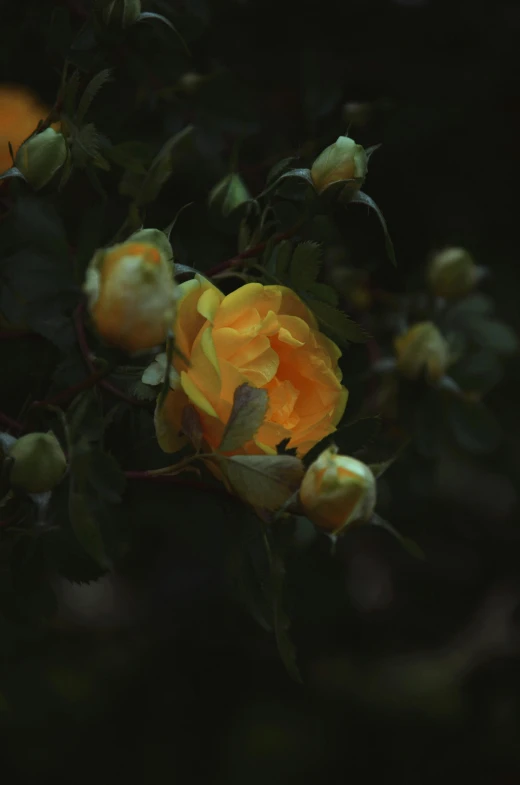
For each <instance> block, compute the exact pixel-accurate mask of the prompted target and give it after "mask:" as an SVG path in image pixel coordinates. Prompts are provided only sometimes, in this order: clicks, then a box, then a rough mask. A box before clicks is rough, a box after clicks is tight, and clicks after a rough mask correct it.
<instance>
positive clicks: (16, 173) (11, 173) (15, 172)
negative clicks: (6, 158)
mask: <svg viewBox="0 0 520 785" xmlns="http://www.w3.org/2000/svg"><path fill="white" fill-rule="evenodd" d="M10 177H19V178H20V180H23V181H24V182H27V179H26V178H25V175H23V174H22V173H21V171H20V170H19V169H18V167H17V166H11V168H10V169H6V170H5V172H2V174H0V180H8V179H9V178H10Z"/></svg>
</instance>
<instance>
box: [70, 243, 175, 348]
mask: <svg viewBox="0 0 520 785" xmlns="http://www.w3.org/2000/svg"><path fill="white" fill-rule="evenodd" d="M157 238H159V240H160V242H159V241H158V239H157ZM147 239H150V240H154V242H153V243H152V242H146V240H147ZM168 249H169V250H168ZM172 259H173V252H172V251H171V246H170V244H169V241H168V239H167V237H166V235H164V233H162V232H159V231H158V230H155V229H146V230H143V231H142V232H137V233H136V234H134V235H132V237H130V238H129V240H128V241H127V242H125V243H121V244H120V245H114V246H112V247H111V248H106V249H103V250H100V251H97V253H96V254H95V255H94V257H93V259H92V261H91V262H90V265H89V267H88V270H87V274H86V279H85V284H84V287H83V288H84V291H85V293H86V294H87V297H88V300H89V309H90V313H91V316H92V319H93V322H94V324H95V326H96V329H97V331H98V332H99V335H100V336H101V337H102V338H103V339H104V340H105V341H106V342H107V343H109V344H111V345H113V346H118V347H119V348H120V349H123V350H124V351H127V352H130V353H135V352H140V351H144V350H146V349H152V348H153V347H155V346H158V345H160V344H162V343H164V341H165V340H166V338H167V335H168V330H169V329H170V328H171V326H172V325H173V320H174V318H175V304H176V299H177V291H176V284H175V280H174V277H173V269H174V268H173V262H172Z"/></svg>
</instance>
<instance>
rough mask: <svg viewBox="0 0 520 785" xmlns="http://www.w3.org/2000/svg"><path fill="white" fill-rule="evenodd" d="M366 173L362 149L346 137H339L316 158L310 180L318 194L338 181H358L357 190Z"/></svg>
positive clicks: (365, 160) (364, 156)
mask: <svg viewBox="0 0 520 785" xmlns="http://www.w3.org/2000/svg"><path fill="white" fill-rule="evenodd" d="M366 172H367V155H366V153H365V150H364V148H363V147H362V146H361V145H360V144H356V143H355V141H354V140H353V139H350V138H349V137H348V136H340V137H338V139H337V141H336V142H334V144H331V145H329V147H326V148H325V150H323V152H322V153H320V155H319V156H318V157H317V158H316V160H315V161H314V163H313V165H312V167H311V178H312V182H313V183H314V187H315V188H316V190H317V191H318V193H321V192H322V191H324V190H325V188H327V187H328V186H329V185H331V184H332V183H336V182H338V180H354V179H359V187H358V188H357V190H359V188H360V187H361V184H362V181H363V178H364V177H365V175H366Z"/></svg>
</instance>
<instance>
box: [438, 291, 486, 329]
mask: <svg viewBox="0 0 520 785" xmlns="http://www.w3.org/2000/svg"><path fill="white" fill-rule="evenodd" d="M494 307H495V304H494V302H493V300H492V299H491V298H490V297H486V295H485V294H480V292H478V293H476V294H471V295H469V296H468V297H464V299H463V300H460V301H459V302H457V303H455V304H454V305H452V306H451V308H449V309H448V311H447V314H446V321H447V322H452V321H453V322H458V323H463V322H464V321H465V320H466V318H467V317H468V316H488V315H489V314H491V313H492V312H493V310H494Z"/></svg>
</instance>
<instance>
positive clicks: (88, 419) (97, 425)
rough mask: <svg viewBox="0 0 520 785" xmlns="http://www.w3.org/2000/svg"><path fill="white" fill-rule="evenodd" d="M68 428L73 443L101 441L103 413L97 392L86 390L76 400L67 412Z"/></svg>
mask: <svg viewBox="0 0 520 785" xmlns="http://www.w3.org/2000/svg"><path fill="white" fill-rule="evenodd" d="M67 426H68V430H69V440H70V441H71V442H72V443H74V442H75V441H78V440H80V439H86V440H87V441H89V442H95V441H98V440H99V439H101V437H102V435H103V411H102V408H101V402H100V399H99V393H98V392H97V390H95V389H91V390H85V392H82V393H80V394H79V395H77V396H76V398H74V400H73V401H72V403H71V405H70V406H69V408H68V411H67Z"/></svg>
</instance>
